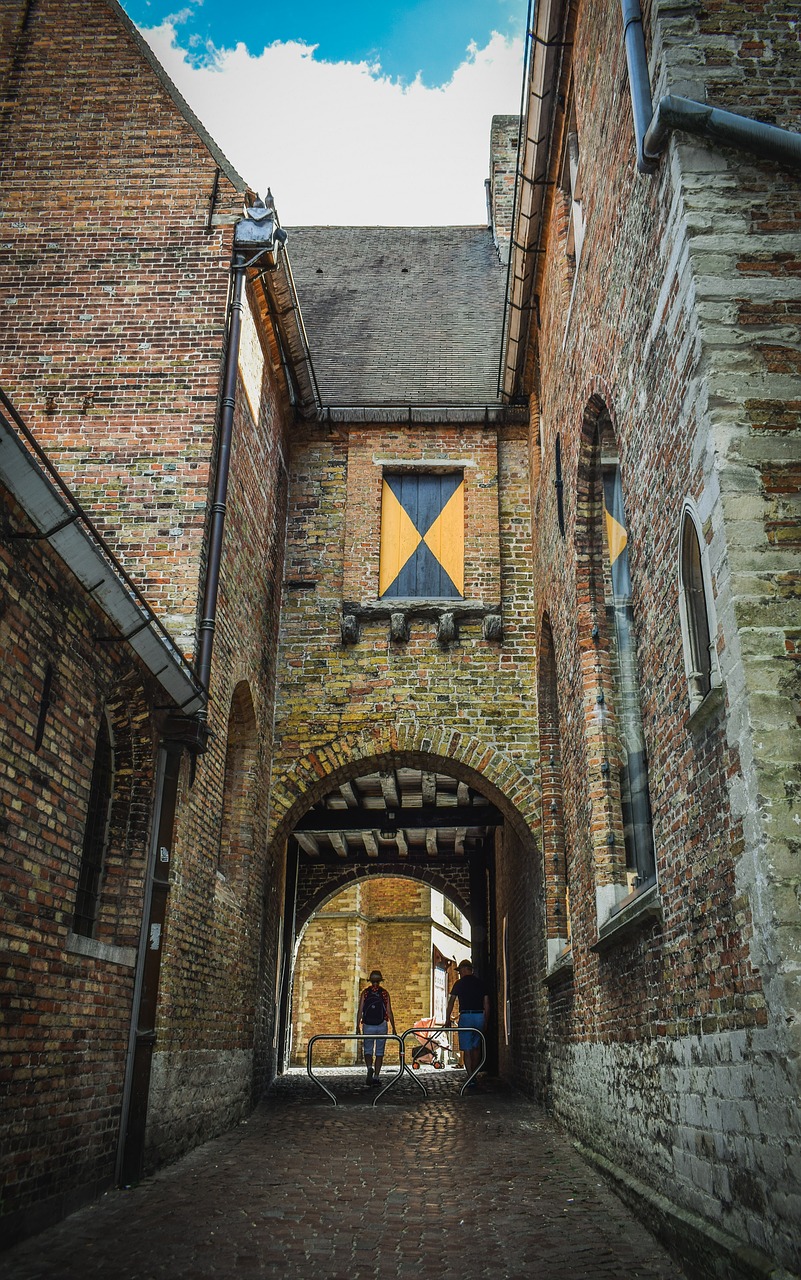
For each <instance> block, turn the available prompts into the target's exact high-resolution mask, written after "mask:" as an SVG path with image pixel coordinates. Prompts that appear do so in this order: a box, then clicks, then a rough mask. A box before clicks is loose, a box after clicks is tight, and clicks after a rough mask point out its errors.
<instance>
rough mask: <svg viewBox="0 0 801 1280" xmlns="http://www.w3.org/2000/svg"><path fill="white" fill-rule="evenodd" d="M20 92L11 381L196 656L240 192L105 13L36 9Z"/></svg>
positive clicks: (23, 407) (13, 148) (22, 59)
mask: <svg viewBox="0 0 801 1280" xmlns="http://www.w3.org/2000/svg"><path fill="white" fill-rule="evenodd" d="M21 8H22V6H21V5H11V6H10V9H11V10H15V9H16V10H21ZM87 32H91V33H92V38H91V39H87ZM11 87H12V91H13V95H14V105H13V108H12V109H10V110H8V111H6V112H5V113H4V151H3V157H2V161H0V165H2V168H1V169H0V175H1V177H2V192H3V194H2V199H1V200H0V285H1V287H2V291H3V294H4V297H5V302H6V315H7V318H8V319H9V320H10V323H8V324H7V326H6V327H5V328H4V331H3V337H2V339H1V340H0V377H2V381H3V384H4V385H5V387H6V389H7V390H8V392H9V394H10V395H11V397H12V399H13V400H14V401H15V403H16V404H17V406H18V408H19V409H20V411H21V412H22V415H23V417H24V418H25V419H26V421H27V422H28V423H29V425H30V426H31V427H32V429H33V430H35V432H36V434H37V437H38V439H39V441H40V443H41V444H42V445H43V446H44V447H45V448H46V449H47V450H48V452H49V453H50V455H51V457H52V459H53V461H54V463H55V464H56V466H57V467H58V468H59V470H60V471H61V473H62V474H63V476H64V478H65V479H66V480H67V482H68V483H69V484H70V485H71V486H72V487H73V488H74V489H75V491H76V493H77V495H78V498H79V500H80V501H81V502H82V503H83V504H84V505H85V506H86V508H87V509H88V510H90V511H91V512H92V514H93V517H94V519H95V520H96V522H97V523H98V525H99V526H100V528H101V530H102V532H103V533H104V535H105V536H106V537H107V539H108V540H109V542H110V543H111V544H112V546H113V547H114V549H115V551H116V552H117V553H118V555H119V556H120V558H121V560H122V561H123V563H124V565H125V567H126V569H128V570H129V572H130V573H131V575H132V577H133V578H134V580H135V581H136V582H137V584H138V585H139V586H140V587H142V588H144V589H146V591H147V594H148V598H149V599H150V601H151V603H152V604H153V606H154V608H156V609H157V610H158V612H159V613H160V614H161V616H162V618H163V619H164V620H165V621H166V622H167V623H168V625H169V626H170V627H171V629H172V630H173V634H174V635H175V636H176V637H177V638H178V639H179V641H180V643H181V644H182V645H183V647H184V648H185V649H186V650H187V651H188V652H190V653H191V649H192V645H193V637H194V627H195V607H196V593H197V589H198V575H199V569H200V563H201V552H202V544H203V537H204V529H205V521H206V505H207V497H208V489H209V484H210V477H211V471H210V467H211V459H212V450H213V443H214V421H215V406H216V399H217V395H218V391H219V382H220V372H221V360H222V351H223V341H224V329H225V305H226V296H227V291H228V267H229V261H230V228H228V227H226V226H225V225H224V224H226V223H230V222H232V221H233V219H234V217H235V216H238V215H239V214H240V213H241V204H242V195H241V183H240V189H239V190H237V189H236V187H235V185H234V183H233V182H232V181H231V179H230V177H229V176H228V175H227V174H226V173H225V172H221V173H220V175H219V181H218V185H217V195H216V199H215V202H214V209H213V210H212V209H211V207H210V206H211V195H212V188H213V186H214V183H215V174H216V173H217V170H218V164H217V159H216V158H215V156H214V155H212V153H211V152H210V150H209V148H208V147H207V146H206V145H205V144H204V142H203V141H202V140H201V138H200V137H198V135H197V133H196V132H195V131H194V129H193V128H192V126H191V125H190V124H189V122H188V121H187V120H186V119H184V117H183V116H182V115H181V113H180V112H179V111H178V110H177V108H176V106H175V103H174V102H173V100H172V98H171V97H170V95H169V93H168V92H167V89H166V88H165V87H164V85H163V84H162V82H161V81H160V80H159V78H158V77H157V75H156V73H155V72H154V71H153V69H152V68H151V67H150V65H148V63H147V62H146V60H145V58H144V57H143V56H142V53H141V51H140V49H139V47H138V46H137V44H136V43H135V41H134V39H133V38H132V36H131V35H130V33H129V32H128V31H127V30H126V29H125V26H124V25H123V23H122V22H121V21H120V19H119V18H118V17H117V16H116V15H115V14H114V12H113V10H111V9H110V8H109V6H108V5H107V4H105V3H104V0H70V2H69V3H66V4H64V3H57V2H56V0H41V3H37V4H36V5H35V6H34V7H32V8H31V10H30V13H29V16H28V22H27V27H26V29H25V34H24V37H23V39H22V40H21V42H20V45H19V49H18V57H17V60H16V64H15V70H14V74H13V76H12V85H11ZM32 193H35V194H34V197H33V198H32ZM209 223H210V225H209Z"/></svg>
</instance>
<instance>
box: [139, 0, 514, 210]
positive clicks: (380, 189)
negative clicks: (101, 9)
mask: <svg viewBox="0 0 801 1280" xmlns="http://www.w3.org/2000/svg"><path fill="white" fill-rule="evenodd" d="M142 34H143V35H144V36H145V38H146V39H147V41H148V42H149V44H150V45H151V47H152V49H153V51H154V52H155V54H156V57H157V58H158V59H159V61H160V62H161V63H162V65H163V66H164V68H165V70H166V71H167V74H168V75H169V76H170V78H171V79H172V80H173V81H174V82H175V84H176V85H177V87H178V89H179V90H180V91H181V93H182V94H183V96H184V97H185V98H186V100H187V102H188V103H189V105H190V106H191V107H192V110H193V111H194V112H195V113H196V114H197V116H198V117H199V118H200V120H202V122H203V124H204V125H205V127H206V129H207V130H208V131H209V133H210V134H211V136H212V137H213V138H214V140H215V142H216V143H217V144H218V146H219V147H220V148H221V149H222V151H223V152H224V153H225V155H227V156H228V158H229V159H230V161H231V163H232V164H233V165H234V167H235V168H236V169H238V171H239V172H240V173H241V174H242V176H243V177H244V178H245V179H246V180H247V181H248V182H249V183H250V185H251V186H252V187H254V188H255V189H257V190H258V191H259V192H261V193H262V194H264V192H265V190H266V188H267V187H268V186H270V187H271V188H272V191H273V195H274V196H275V201H276V206H277V208H278V212H279V215H280V217H281V221H282V222H284V223H285V224H286V225H287V226H292V225H293V224H294V225H295V226H303V225H314V224H334V225H340V226H359V225H373V224H378V225H387V226H426V225H432V226H448V225H460V224H461V225H463V224H467V225H480V224H481V223H484V222H485V220H486V201H485V196H484V179H485V177H486V176H487V173H488V155H489V130H490V120H491V118H492V116H493V115H498V114H513V113H516V112H517V111H518V110H519V104H520V83H521V76H522V41H520V40H507V39H506V38H504V37H503V36H500V35H498V34H494V35H493V36H492V39H491V40H490V42H489V44H488V45H487V46H486V47H485V48H484V49H476V48H472V49H470V50H469V51H468V54H467V56H466V58H465V61H464V62H463V63H462V64H461V66H459V67H458V68H457V70H456V71H455V73H454V75H453V77H452V79H451V80H450V82H449V83H448V84H447V85H444V86H443V87H442V88H435V89H429V88H426V87H425V86H424V85H423V84H421V83H420V82H419V81H415V82H414V83H413V84H410V85H406V86H405V87H403V86H401V85H399V84H397V83H394V82H393V81H392V80H390V79H389V78H388V77H386V76H383V75H382V74H381V71H380V68H379V67H370V66H368V64H367V63H364V62H360V63H352V62H321V61H318V60H317V58H316V57H315V50H314V47H313V46H309V45H304V44H300V43H297V42H289V43H284V44H282V43H275V44H273V45H271V46H269V47H268V48H266V49H265V50H264V52H263V53H261V54H260V55H259V56H254V55H251V54H250V53H248V50H247V48H246V47H245V46H244V45H242V44H240V45H237V47H236V48H235V49H223V50H212V51H211V52H212V53H213V59H212V60H211V62H210V63H207V64H206V65H203V66H193V65H192V64H191V62H190V58H191V57H192V56H193V55H189V57H188V56H187V54H186V53H185V52H184V51H183V50H181V49H180V48H178V46H177V44H176V41H175V27H174V26H173V25H172V24H171V23H169V22H166V23H164V24H163V25H162V26H160V27H154V28H152V29H150V30H145V31H143V33H142Z"/></svg>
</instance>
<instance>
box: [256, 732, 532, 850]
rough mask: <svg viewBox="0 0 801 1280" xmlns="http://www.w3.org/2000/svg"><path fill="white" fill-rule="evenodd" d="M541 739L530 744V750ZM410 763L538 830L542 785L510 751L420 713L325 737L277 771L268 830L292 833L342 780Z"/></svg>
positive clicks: (523, 831) (523, 829)
mask: <svg viewBox="0 0 801 1280" xmlns="http://www.w3.org/2000/svg"><path fill="white" fill-rule="evenodd" d="M535 750H536V745H535V744H534V743H532V753H534V751H535ZM398 765H400V766H404V765H405V766H407V767H411V768H418V769H429V770H432V771H434V772H439V773H447V774H450V776H451V777H454V778H458V779H459V780H460V781H462V782H467V783H469V784H470V785H471V786H473V787H474V788H475V789H476V790H477V791H480V792H481V794H482V795H484V796H486V798H487V799H488V800H490V801H492V803H493V804H495V805H496V806H497V808H498V809H499V810H500V811H501V813H502V814H503V815H504V818H506V820H507V821H508V822H509V824H510V826H512V827H513V828H514V829H515V830H516V831H517V833H518V835H519V836H520V837H521V838H522V839H523V840H530V839H531V836H532V833H534V832H538V831H539V826H540V810H539V789H538V786H537V783H536V781H535V775H534V772H533V771H532V774H531V775H530V776H527V775H526V774H524V773H523V772H522V770H521V769H520V768H519V767H518V766H517V765H516V764H515V763H514V761H512V760H510V758H509V757H508V756H507V755H504V753H503V752H502V751H500V750H498V749H497V747H494V746H492V745H491V744H490V743H487V742H486V741H483V740H482V739H481V738H479V737H477V736H474V735H472V734H466V733H461V732H459V731H458V730H452V729H449V728H443V727H442V726H439V725H435V724H430V723H422V722H420V721H418V720H411V721H402V720H394V721H391V722H387V723H383V724H379V725H375V726H373V727H371V728H369V729H365V730H363V731H361V732H359V733H353V734H347V735H345V736H343V737H341V738H336V739H334V740H333V741H331V742H328V743H323V744H320V746H318V747H317V748H315V749H314V750H312V751H310V752H309V753H308V754H307V755H305V756H303V757H301V758H300V759H297V760H294V761H292V762H291V764H290V765H289V766H288V768H287V769H286V770H285V771H284V772H281V773H277V774H276V777H275V781H274V784H273V789H272V799H271V806H270V810H271V816H270V825H271V837H272V840H273V841H277V842H280V841H282V840H285V839H286V838H287V837H288V836H289V835H291V833H292V830H293V828H294V827H295V825H296V824H297V823H298V822H299V821H300V819H301V818H302V817H303V815H304V814H305V813H306V812H307V810H308V809H310V808H311V806H312V805H313V804H316V802H317V801H318V800H321V799H322V798H323V797H324V796H326V795H327V794H328V792H329V791H331V790H332V789H333V788H334V787H336V786H339V785H340V784H341V783H343V782H350V781H351V780H352V779H353V778H358V777H360V776H361V775H363V774H365V773H372V772H374V771H375V770H376V769H380V768H391V767H393V766H395V767H397V766H398Z"/></svg>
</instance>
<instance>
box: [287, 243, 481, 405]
mask: <svg viewBox="0 0 801 1280" xmlns="http://www.w3.org/2000/svg"><path fill="white" fill-rule="evenodd" d="M289 248H290V254H291V260H292V269H293V273H294V276H295V280H296V283H297V288H298V295H299V298H300V305H301V307H302V309H303V317H304V321H305V325H306V331H307V333H308V338H309V345H310V348H311V353H312V359H313V361H314V366H315V371H316V374H317V381H318V384H319V388H320V398H321V400H322V404H323V406H324V407H328V406H330V407H332V408H334V407H336V406H369V405H403V406H406V405H411V406H459V405H464V406H476V407H477V406H485V405H489V406H497V405H498V404H499V403H500V402H499V398H498V360H499V353H500V342H501V323H502V316H503V295H504V284H505V273H504V271H503V269H502V267H501V264H500V261H499V259H498V254H497V251H496V249H495V246H494V244H493V240H492V233H491V231H490V230H489V229H488V228H487V227H296V228H295V229H294V230H293V229H289Z"/></svg>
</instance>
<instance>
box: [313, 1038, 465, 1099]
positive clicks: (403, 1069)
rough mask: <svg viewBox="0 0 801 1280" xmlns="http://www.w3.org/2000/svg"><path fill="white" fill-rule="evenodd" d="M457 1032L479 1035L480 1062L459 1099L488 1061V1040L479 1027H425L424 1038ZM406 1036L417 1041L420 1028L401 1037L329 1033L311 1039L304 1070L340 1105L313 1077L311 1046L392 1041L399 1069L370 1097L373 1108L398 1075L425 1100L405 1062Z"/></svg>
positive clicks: (419, 1084)
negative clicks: (321, 1042) (328, 1042)
mask: <svg viewBox="0 0 801 1280" xmlns="http://www.w3.org/2000/svg"><path fill="white" fill-rule="evenodd" d="M460 1031H462V1032H470V1031H472V1033H473V1035H476V1036H479V1037H480V1038H481V1061H480V1062H479V1064H478V1066H477V1067H476V1069H475V1071H473V1072H472V1073H471V1075H469V1076H468V1077H467V1079H466V1080H465V1082H464V1084H463V1085H462V1087H461V1089H460V1090H459V1097H460V1098H461V1097H462V1096H463V1095H464V1091H465V1089H466V1088H467V1086H468V1085H469V1084H470V1082H471V1081H472V1080H474V1079H475V1077H476V1076H477V1075H478V1073H479V1071H480V1070H481V1068H482V1067H483V1066H484V1063H485V1062H486V1061H487V1040H486V1037H485V1035H484V1032H483V1031H480V1030H479V1029H478V1027H427V1028H426V1034H427V1035H431V1034H437V1035H438V1034H439V1033H440V1032H444V1034H445V1035H451V1036H453V1035H458V1034H459V1032H460ZM408 1036H418V1038H419V1028H417V1029H416V1028H414V1027H409V1029H408V1031H404V1032H403V1033H402V1034H401V1035H392V1034H390V1033H387V1034H386V1035H380V1036H368V1035H364V1034H363V1033H362V1032H353V1031H351V1032H343V1033H342V1034H341V1035H337V1034H330V1035H319V1036H312V1037H311V1039H310V1040H309V1043H308V1045H307V1047H306V1071H307V1073H308V1075H309V1077H310V1078H311V1079H312V1080H313V1081H314V1083H315V1084H316V1085H319V1087H320V1088H321V1089H322V1091H323V1093H326V1094H328V1097H329V1098H330V1099H331V1101H332V1102H333V1104H334V1106H335V1107H336V1106H338V1105H339V1104H338V1103H337V1100H336V1097H335V1096H334V1094H333V1093H332V1092H331V1090H330V1089H329V1088H328V1087H327V1086H326V1085H324V1084H323V1082H322V1080H320V1079H319V1078H318V1077H317V1076H316V1075H315V1074H314V1071H313V1070H312V1049H313V1047H314V1045H316V1043H317V1041H318V1040H383V1041H384V1042H385V1044H386V1041H387V1040H394V1041H395V1042H396V1044H397V1045H398V1053H399V1056H400V1070H398V1071H396V1072H395V1075H394V1076H391V1077H390V1079H389V1082H388V1083H387V1084H385V1085H384V1087H383V1089H381V1090H380V1092H379V1093H377V1094H376V1095H375V1097H374V1098H373V1106H375V1105H376V1103H377V1102H378V1100H379V1098H383V1096H384V1094H385V1093H386V1092H387V1091H388V1090H389V1089H391V1088H392V1086H393V1085H396V1084H397V1083H398V1081H399V1080H400V1078H401V1076H403V1075H408V1076H409V1077H410V1078H411V1079H412V1080H414V1082H415V1084H416V1085H417V1087H418V1089H420V1090H421V1092H422V1094H423V1096H424V1097H426V1098H427V1097H428V1089H427V1088H426V1087H425V1085H424V1084H423V1083H422V1081H421V1080H420V1079H419V1078H418V1077H417V1076H416V1075H415V1073H414V1072H413V1071H412V1069H411V1068H410V1066H409V1064H408V1062H407V1061H406V1040H407V1037H408Z"/></svg>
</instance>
